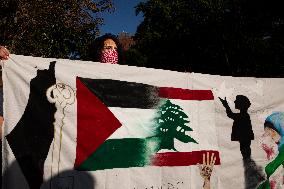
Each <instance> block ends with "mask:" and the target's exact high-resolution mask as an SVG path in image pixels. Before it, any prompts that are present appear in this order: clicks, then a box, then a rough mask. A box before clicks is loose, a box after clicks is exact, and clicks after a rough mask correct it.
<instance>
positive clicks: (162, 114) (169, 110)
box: [156, 100, 197, 151]
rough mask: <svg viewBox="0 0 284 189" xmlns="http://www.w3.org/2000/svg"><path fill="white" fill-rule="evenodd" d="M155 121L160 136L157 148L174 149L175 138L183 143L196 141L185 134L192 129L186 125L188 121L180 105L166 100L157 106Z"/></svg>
mask: <svg viewBox="0 0 284 189" xmlns="http://www.w3.org/2000/svg"><path fill="white" fill-rule="evenodd" d="M156 123H157V125H158V127H157V129H156V133H157V136H158V137H159V138H160V147H159V149H158V150H161V149H168V150H175V151H176V149H175V147H174V139H175V138H176V139H178V140H179V141H181V142H184V143H188V142H194V143H197V142H196V141H195V140H194V139H193V138H191V137H190V136H188V135H186V134H185V132H186V131H192V129H191V128H190V127H189V126H188V125H187V124H188V123H189V120H188V116H187V115H186V114H185V113H184V112H183V109H182V108H181V107H180V106H178V105H176V104H173V103H171V101H170V100H166V102H165V103H164V104H163V105H161V107H159V110H158V117H157V118H156Z"/></svg>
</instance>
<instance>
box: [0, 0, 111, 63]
mask: <svg viewBox="0 0 284 189" xmlns="http://www.w3.org/2000/svg"><path fill="white" fill-rule="evenodd" d="M112 10H113V7H112V0H96V1H92V0H80V1H77V0H68V1H67V0H62V1H55V0H51V1H44V0H2V1H1V3H0V43H1V44H5V45H8V47H9V50H10V51H11V52H12V53H16V54H24V55H32V56H42V57H56V58H69V57H70V56H76V54H79V55H83V56H84V55H85V54H86V50H87V48H86V45H87V44H88V43H89V42H90V41H91V40H92V39H93V38H94V37H95V36H96V35H97V34H98V32H99V30H98V26H99V25H100V24H102V23H103V20H102V18H99V17H97V16H96V15H97V13H100V12H103V11H112Z"/></svg>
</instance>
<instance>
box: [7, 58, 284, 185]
mask: <svg viewBox="0 0 284 189" xmlns="http://www.w3.org/2000/svg"><path fill="white" fill-rule="evenodd" d="M3 81H4V139H3V170H2V172H3V176H4V177H3V188H5V189H6V188H7V189H8V188H9V189H10V188H11V189H14V188H15V189H16V188H17V189H18V188H21V189H29V188H30V189H38V188H42V189H47V188H50V189H51V188H56V189H57V188H58V189H59V188H61V189H63V188H64V189H65V188H66V189H67V188H68V189H71V188H72V189H79V188H80V189H81V188H84V189H89V188H90V189H93V188H96V189H105V188H106V189H126V188H127V189H128V188H129V189H150V188H151V189H165V188H168V189H195V188H196V189H199V188H211V189H212V188H218V189H228V188H230V189H234V188H236V189H237V188H238V189H239V188H275V189H276V188H283V183H284V181H283V178H284V177H283V167H282V164H283V163H284V145H283V146H282V144H283V143H284V113H283V112H284V96H283V92H284V85H283V83H284V79H283V78H245V77H241V78H240V77H238V78H236V77H229V76H217V75H206V74H197V73H180V72H174V71H167V70H158V69H150V68H138V67H131V66H126V65H113V64H101V63H95V62H86V61H75V60H64V59H47V58H36V57H27V56H19V55H11V58H10V59H9V60H8V61H7V62H5V63H4V66H3ZM282 128H283V129H282Z"/></svg>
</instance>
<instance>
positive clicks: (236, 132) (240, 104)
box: [219, 95, 254, 160]
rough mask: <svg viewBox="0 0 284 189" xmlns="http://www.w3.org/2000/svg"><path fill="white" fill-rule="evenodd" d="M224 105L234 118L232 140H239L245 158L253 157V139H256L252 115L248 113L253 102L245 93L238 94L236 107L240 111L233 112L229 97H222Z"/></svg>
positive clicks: (228, 113)
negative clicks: (228, 100) (251, 146)
mask: <svg viewBox="0 0 284 189" xmlns="http://www.w3.org/2000/svg"><path fill="white" fill-rule="evenodd" d="M219 99H220V101H221V102H222V104H223V106H224V107H225V108H226V113H227V116H228V117H229V118H231V119H233V120H234V122H233V127H232V134H231V140H232V141H239V143H240V151H241V154H242V156H243V159H244V160H245V159H250V158H251V148H250V145H251V140H253V139H254V134H253V130H252V125H251V120H250V115H249V114H248V108H249V107H250V105H251V103H250V101H249V99H248V98H247V97H246V96H244V95H237V96H236V100H235V101H234V103H235V108H236V109H238V110H240V113H233V112H232V110H231V108H230V106H229V105H228V102H227V99H226V98H225V99H222V98H220V97H219Z"/></svg>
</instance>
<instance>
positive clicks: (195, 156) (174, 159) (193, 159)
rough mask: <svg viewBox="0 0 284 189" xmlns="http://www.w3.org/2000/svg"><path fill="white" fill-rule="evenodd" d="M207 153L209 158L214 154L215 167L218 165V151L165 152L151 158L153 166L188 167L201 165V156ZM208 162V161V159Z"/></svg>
mask: <svg viewBox="0 0 284 189" xmlns="http://www.w3.org/2000/svg"><path fill="white" fill-rule="evenodd" d="M207 152H208V153H209V155H210V156H209V157H211V155H212V154H213V153H214V154H215V157H216V161H215V165H220V156H219V152H218V151H213V150H202V151H192V152H165V153H157V154H155V156H154V157H153V158H152V162H151V165H153V166H189V165H196V164H202V163H203V154H207ZM209 160H210V159H209Z"/></svg>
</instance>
